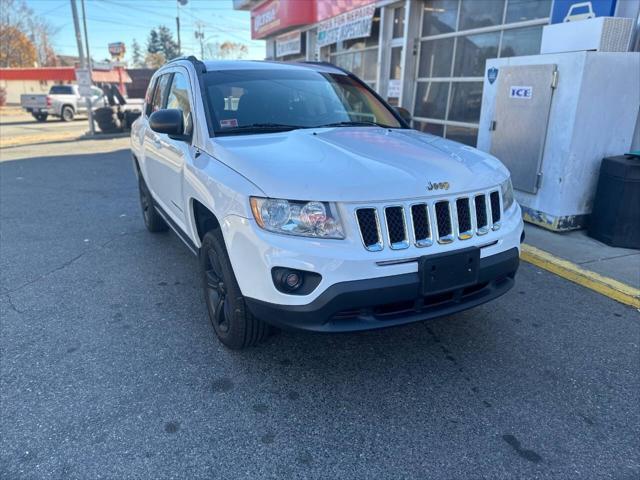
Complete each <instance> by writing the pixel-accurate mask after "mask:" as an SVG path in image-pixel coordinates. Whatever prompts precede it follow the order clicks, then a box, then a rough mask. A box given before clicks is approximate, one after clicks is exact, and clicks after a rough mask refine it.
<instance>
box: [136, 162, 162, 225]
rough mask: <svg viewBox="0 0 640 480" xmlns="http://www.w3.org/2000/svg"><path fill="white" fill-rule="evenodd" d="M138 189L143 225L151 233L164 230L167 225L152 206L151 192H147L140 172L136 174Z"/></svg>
mask: <svg viewBox="0 0 640 480" xmlns="http://www.w3.org/2000/svg"><path fill="white" fill-rule="evenodd" d="M138 190H139V192H140V207H141V208H142V218H143V219H144V225H145V227H147V230H149V231H150V232H153V233H156V232H166V231H167V230H168V229H169V226H168V225H167V222H165V221H164V218H162V217H161V216H160V214H159V213H158V212H157V211H156V209H155V207H154V206H153V199H152V198H151V192H149V189H148V188H147V184H146V183H145V182H144V178H142V174H141V173H140V174H138Z"/></svg>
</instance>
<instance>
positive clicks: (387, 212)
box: [384, 205, 409, 250]
mask: <svg viewBox="0 0 640 480" xmlns="http://www.w3.org/2000/svg"><path fill="white" fill-rule="evenodd" d="M384 217H385V222H386V224H387V234H388V235H389V247H390V248H391V249H392V250H402V249H404V248H409V238H408V236H407V223H406V221H405V219H404V207H403V206H402V205H394V206H391V207H385V208H384Z"/></svg>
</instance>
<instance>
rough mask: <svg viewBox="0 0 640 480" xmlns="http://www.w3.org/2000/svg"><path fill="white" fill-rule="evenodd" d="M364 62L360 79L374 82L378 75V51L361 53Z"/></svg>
mask: <svg viewBox="0 0 640 480" xmlns="http://www.w3.org/2000/svg"><path fill="white" fill-rule="evenodd" d="M362 55H363V60H364V68H363V70H364V73H363V76H362V78H366V79H367V80H372V81H373V80H375V79H376V75H377V73H378V71H377V70H378V50H377V49H375V50H367V51H365V52H363V53H362Z"/></svg>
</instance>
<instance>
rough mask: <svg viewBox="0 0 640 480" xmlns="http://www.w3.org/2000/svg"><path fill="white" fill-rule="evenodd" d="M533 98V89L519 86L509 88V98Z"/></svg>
mask: <svg viewBox="0 0 640 480" xmlns="http://www.w3.org/2000/svg"><path fill="white" fill-rule="evenodd" d="M531 97H533V87H523V86H519V85H514V86H512V87H509V98H519V99H522V100H530V99H531Z"/></svg>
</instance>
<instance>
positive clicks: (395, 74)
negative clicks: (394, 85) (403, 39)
mask: <svg viewBox="0 0 640 480" xmlns="http://www.w3.org/2000/svg"><path fill="white" fill-rule="evenodd" d="M401 77H402V47H393V48H392V49H391V62H390V65H389V79H391V80H400V78H401Z"/></svg>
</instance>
